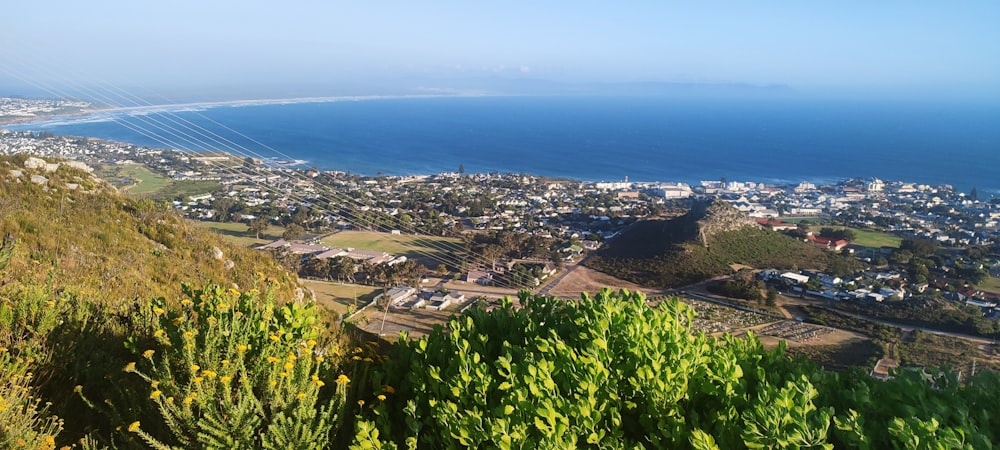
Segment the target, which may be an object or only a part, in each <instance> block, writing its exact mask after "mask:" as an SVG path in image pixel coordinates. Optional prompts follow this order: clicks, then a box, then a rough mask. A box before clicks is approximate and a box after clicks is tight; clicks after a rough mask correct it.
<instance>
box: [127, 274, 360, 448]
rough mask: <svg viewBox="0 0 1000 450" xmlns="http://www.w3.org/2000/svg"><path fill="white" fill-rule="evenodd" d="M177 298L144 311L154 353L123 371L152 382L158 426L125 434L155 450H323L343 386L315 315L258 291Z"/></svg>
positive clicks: (195, 292) (210, 291)
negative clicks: (149, 314) (152, 324)
mask: <svg viewBox="0 0 1000 450" xmlns="http://www.w3.org/2000/svg"><path fill="white" fill-rule="evenodd" d="M183 290H184V292H185V294H186V295H187V298H186V299H184V300H182V301H181V302H180V305H179V307H176V308H171V307H169V306H168V305H167V302H166V301H165V300H163V299H157V300H154V301H153V302H152V303H151V305H150V308H151V309H152V311H153V313H154V314H156V315H157V316H158V318H159V328H158V329H156V330H155V331H154V338H155V340H156V342H157V344H158V345H157V346H156V347H155V348H150V349H147V350H145V351H144V352H143V353H142V356H143V358H144V361H143V362H142V363H141V364H136V363H130V364H129V365H128V366H126V371H129V372H135V373H136V374H137V375H139V376H140V377H142V378H143V379H144V380H146V381H147V382H148V383H149V399H150V401H152V402H155V404H156V405H157V407H158V409H159V412H160V414H161V415H162V418H163V423H162V424H149V426H148V428H147V426H146V425H143V424H141V423H139V422H133V423H132V425H131V426H130V427H129V430H128V431H130V432H135V433H137V434H138V435H139V436H140V437H141V438H142V439H143V440H144V441H146V442H147V443H148V444H149V445H151V446H153V447H155V448H170V446H172V445H176V446H181V447H183V448H220V447H221V448H274V449H286V448H302V449H307V448H314V449H321V448H327V446H328V445H329V443H330V441H331V439H332V437H333V435H334V433H335V432H336V429H337V427H338V426H339V424H340V422H341V421H342V417H343V416H342V410H343V408H344V405H345V403H346V393H347V385H348V383H349V379H348V378H347V377H346V376H344V377H338V378H337V379H336V380H335V381H334V380H331V379H330V378H331V374H332V369H331V367H330V365H329V363H328V362H327V361H326V358H327V356H328V353H329V352H331V351H333V350H336V349H335V348H331V347H330V346H326V345H321V344H319V343H318V342H317V339H320V338H321V328H320V326H319V325H320V323H321V322H320V318H319V313H318V311H317V307H316V306H314V305H313V304H299V303H291V304H287V305H284V306H277V305H276V304H275V303H274V301H273V299H272V298H271V297H270V296H269V295H267V294H260V293H258V292H257V291H256V289H252V290H250V291H247V292H240V291H237V290H235V289H229V290H227V289H223V288H222V287H220V286H208V287H206V288H204V289H194V288H192V287H191V286H190V285H185V286H184V288H183ZM338 352H339V351H338ZM147 429H148V431H147Z"/></svg>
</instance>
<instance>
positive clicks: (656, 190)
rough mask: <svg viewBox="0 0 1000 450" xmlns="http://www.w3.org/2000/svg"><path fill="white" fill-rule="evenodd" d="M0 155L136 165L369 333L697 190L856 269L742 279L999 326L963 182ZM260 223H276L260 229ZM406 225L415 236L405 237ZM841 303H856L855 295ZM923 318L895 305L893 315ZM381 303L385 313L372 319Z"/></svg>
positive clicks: (115, 147)
mask: <svg viewBox="0 0 1000 450" xmlns="http://www.w3.org/2000/svg"><path fill="white" fill-rule="evenodd" d="M0 154H6V155H11V154H31V155H37V156H40V157H44V158H53V157H55V158H63V159H67V160H71V161H78V162H82V163H85V164H87V165H89V166H91V167H94V168H97V171H98V173H104V174H107V175H105V176H106V179H108V180H109V181H110V182H112V183H113V184H115V185H117V186H119V188H120V189H123V190H131V189H136V186H138V185H141V183H142V182H143V180H142V178H143V176H142V175H141V173H142V172H141V171H140V172H136V171H134V170H131V171H129V170H126V171H123V170H122V169H123V168H135V167H142V168H144V169H143V170H145V171H146V172H144V173H147V174H150V175H151V176H154V177H158V178H159V179H161V181H163V182H164V183H167V184H170V185H172V186H174V187H175V189H173V190H170V191H169V192H170V193H171V194H170V196H169V198H160V200H163V201H167V202H169V204H170V205H171V206H172V207H173V208H174V209H176V210H177V211H178V212H179V213H180V214H182V215H184V216H185V217H188V218H190V219H192V220H195V221H198V222H199V223H206V224H217V223H218V224H234V225H237V226H236V227H235V228H232V227H231V228H229V229H230V230H237V231H238V232H237V234H242V235H244V236H249V237H252V238H253V241H254V242H255V243H253V244H252V245H254V246H255V247H257V248H260V249H261V250H262V251H270V252H272V253H273V254H274V255H275V257H276V258H278V259H279V261H282V262H283V263H284V264H285V265H286V267H287V268H289V269H290V270H291V271H293V272H296V273H299V274H300V276H302V277H303V278H310V279H316V280H327V281H328V282H334V283H338V284H348V285H360V286H375V287H380V288H378V289H377V290H374V292H373V291H371V290H369V291H368V292H371V294H370V295H369V296H368V297H367V298H366V300H365V301H362V302H361V303H358V302H357V299H354V300H355V301H354V302H353V304H352V305H351V306H350V308H349V309H348V310H345V311H343V314H344V316H345V317H346V316H356V315H365V314H367V316H365V317H367V320H368V321H369V323H368V325H367V327H366V329H368V330H369V331H372V332H377V333H379V334H386V335H388V334H392V333H394V332H397V331H400V330H407V331H411V332H412V331H414V328H413V327H408V326H407V323H408V321H409V320H410V319H407V318H406V311H409V310H415V309H425V310H428V311H434V312H435V313H437V314H440V315H439V316H436V317H439V319H440V320H441V321H444V320H446V318H447V317H448V315H450V314H451V313H453V312H454V311H458V310H461V309H464V308H468V307H472V306H475V305H477V304H479V305H486V304H489V303H491V302H492V301H495V300H496V299H498V298H500V297H503V296H512V295H515V294H516V293H517V292H518V291H519V290H533V291H535V292H539V293H544V294H551V293H555V292H558V290H556V291H553V287H555V286H557V285H558V284H559V281H560V279H561V278H562V277H563V276H565V275H566V274H568V273H569V272H570V271H572V270H574V269H575V268H577V267H578V263H579V262H580V261H582V260H584V259H585V258H586V257H587V254H588V253H590V252H592V251H595V250H597V249H599V248H600V247H601V246H602V244H603V243H604V242H606V241H608V240H612V239H614V238H615V237H616V236H617V235H618V234H619V233H621V232H623V231H624V230H626V229H627V228H628V227H629V226H631V225H632V224H634V223H636V222H637V221H639V220H642V219H649V218H662V217H672V216H677V215H680V214H682V213H683V212H684V211H685V210H686V209H687V208H688V206H689V204H690V202H691V201H694V200H698V199H705V198H720V199H723V200H725V201H726V202H728V203H729V204H730V205H732V206H733V207H734V208H736V209H738V210H739V211H741V212H743V213H745V214H746V215H747V216H749V217H752V218H754V219H756V221H757V223H758V224H759V225H760V226H761V227H764V228H769V229H772V230H775V231H778V232H782V233H785V234H789V235H792V236H795V237H796V238H799V239H802V240H803V241H808V242H811V243H812V245H815V246H818V247H822V248H824V249H827V250H828V251H830V252H837V253H842V254H845V255H850V256H852V257H854V258H857V259H859V260H861V261H863V262H864V263H865V264H866V266H867V267H868V268H867V269H865V270H864V271H861V272H851V273H819V272H814V271H809V270H808V268H803V269H802V270H795V271H776V270H773V269H770V268H766V267H764V268H757V269H759V270H758V272H757V274H756V276H757V277H758V279H760V280H762V282H763V283H766V285H769V286H774V287H777V288H778V292H779V294H780V295H783V296H789V297H793V296H799V297H804V296H808V297H811V298H814V299H817V300H819V299H821V300H823V301H830V302H839V303H843V304H844V305H848V304H851V305H854V304H855V303H858V302H860V303H870V304H882V305H893V304H900V305H902V304H907V305H910V304H912V303H913V302H909V300H911V299H917V298H937V299H941V300H944V301H948V302H951V303H953V304H954V305H956V307H957V308H959V309H960V310H961V311H963V314H971V312H972V311H975V312H976V313H975V315H976V316H978V317H977V318H976V320H975V321H972V322H968V323H965V324H958V323H955V322H956V320H958V319H955V320H952V321H951V322H948V323H945V324H944V325H941V324H940V323H938V325H940V326H935V323H936V322H934V321H929V322H928V321H921V320H915V321H913V320H911V321H909V322H907V321H906V320H903V321H902V322H901V323H918V324H923V325H927V326H930V327H932V329H937V330H941V331H947V332H957V333H962V334H964V335H970V336H992V335H995V334H996V333H997V329H998V326H997V324H998V323H1000V322H997V320H996V319H998V318H1000V317H998V310H997V305H998V303H1000V289H998V284H997V283H996V281H995V280H997V279H998V278H1000V261H998V259H997V256H996V255H997V253H998V252H997V243H998V242H1000V201H998V199H996V198H989V197H986V196H981V195H979V194H978V193H977V192H976V190H975V189H973V190H972V191H971V192H958V191H956V190H955V189H953V188H952V187H951V186H929V185H922V184H916V183H910V182H905V181H882V180H879V179H874V178H870V179H848V180H844V181H841V182H839V183H836V184H833V185H816V184H813V183H809V182H800V183H797V184H792V185H774V184H765V183H758V182H753V181H730V180H711V181H702V182H700V183H698V184H694V185H689V184H686V183H682V182H634V181H628V180H627V179H625V180H621V181H611V182H584V181H577V180H568V179H554V178H546V177H539V176H532V175H526V174H502V173H486V174H483V173H476V174H473V173H463V172H464V170H462V169H461V167H460V165H458V164H456V165H457V166H459V167H458V168H459V170H457V171H456V172H452V173H441V174H434V175H421V176H385V175H376V176H362V175H358V174H350V173H345V172H336V171H321V170H318V169H316V168H307V167H302V166H296V165H294V164H291V163H292V162H288V161H274V160H262V159H259V158H254V157H248V156H236V155H231V154H226V153H207V152H206V153H197V154H194V153H186V152H180V151H171V150H163V149H153V148H146V147H142V146H137V145H132V144H125V143H117V142H107V141H103V140H99V139H91V138H81V137H61V136H51V135H48V134H44V133H41V134H40V133H32V132H24V131H9V130H0ZM136 191H138V189H136ZM239 227H242V228H239ZM271 228H275V229H278V230H280V232H279V233H278V234H277V235H274V234H271V235H269V234H268V233H267V230H268V229H271ZM239 230H242V231H239ZM350 232H359V233H360V232H377V233H380V234H382V235H384V236H388V238H387V239H389V240H394V241H398V243H399V245H402V248H403V250H402V251H401V252H397V253H392V252H387V251H384V250H382V249H379V248H363V247H360V246H358V247H351V246H346V245H342V244H337V242H336V239H335V238H336V236H338V235H341V234H345V235H346V233H350ZM416 237H426V238H424V239H422V240H423V241H426V242H423V244H421V245H422V246H420V245H414V246H412V247H407V245H410V244H409V243H412V242H415V241H414V239H415V238H416ZM265 238H267V239H265ZM431 238H433V239H431ZM673 292H677V291H673ZM701 295H708V293H707V291H705V292H703V294H701ZM696 298H701V297H696ZM702 300H706V299H705V298H702ZM707 300H712V299H710V298H709V299H707ZM714 300H719V298H715V299H714ZM723 300H725V299H723ZM738 305H739V303H738V302H737V306H738ZM765 309H766V308H765ZM847 309H848V310H849V311H851V312H852V313H856V314H860V315H866V314H868V312H866V310H865V309H864V308H860V307H856V306H847ZM366 310H367V311H366ZM390 313H391V315H390ZM771 313H774V310H773V309H772V310H771ZM936 314H937V313H935V312H933V311H916V312H915V311H912V308H911V310H908V312H906V313H905V314H903V316H904V317H903V319H906V317H905V316H907V315H908V316H911V317H910V318H911V319H913V317H915V316H923V317H924V318H927V317H931V316H935V315H936ZM387 316H388V317H392V318H391V319H390V320H389V324H390V325H389V326H388V327H386V317H387ZM893 317H895V318H896V319H899V318H900V316H890V318H893ZM961 317H962V318H964V317H966V316H964V315H963V316H961ZM789 318H794V317H789ZM378 319H381V322H379V320H378ZM739 320H741V321H746V320H747V319H745V318H741V319H739ZM970 320H971V319H970ZM750 322H753V323H757V322H755V321H753V320H751V321H750ZM707 327H708V328H711V329H716V328H717V326H707ZM713 327H714V328H713ZM425 331H426V329H425ZM820 334H822V333H816V332H814V331H809V332H808V333H806V332H804V335H808V336H813V335H820Z"/></svg>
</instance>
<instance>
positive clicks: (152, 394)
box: [149, 389, 162, 398]
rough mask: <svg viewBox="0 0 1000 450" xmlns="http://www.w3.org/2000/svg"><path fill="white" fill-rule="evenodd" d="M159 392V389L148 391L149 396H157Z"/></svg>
mask: <svg viewBox="0 0 1000 450" xmlns="http://www.w3.org/2000/svg"><path fill="white" fill-rule="evenodd" d="M160 394H162V392H160V390H159V389H157V390H155V391H153V392H150V393H149V398H156V397H159V396H160Z"/></svg>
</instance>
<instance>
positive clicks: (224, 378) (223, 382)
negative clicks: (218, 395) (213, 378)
mask: <svg viewBox="0 0 1000 450" xmlns="http://www.w3.org/2000/svg"><path fill="white" fill-rule="evenodd" d="M232 379H233V377H231V376H229V375H223V376H221V377H219V381H221V382H222V384H226V383H229V380H232Z"/></svg>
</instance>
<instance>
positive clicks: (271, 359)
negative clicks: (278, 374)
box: [267, 356, 281, 364]
mask: <svg viewBox="0 0 1000 450" xmlns="http://www.w3.org/2000/svg"><path fill="white" fill-rule="evenodd" d="M278 361H281V360H280V359H278V358H275V357H273V356H268V357H267V362H269V363H272V364H277V363H278Z"/></svg>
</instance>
